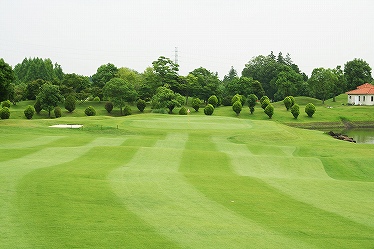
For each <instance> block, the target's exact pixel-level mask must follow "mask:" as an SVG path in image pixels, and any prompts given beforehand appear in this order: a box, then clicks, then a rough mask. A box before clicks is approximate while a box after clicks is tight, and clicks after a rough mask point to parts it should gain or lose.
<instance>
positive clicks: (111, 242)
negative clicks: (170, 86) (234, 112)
mask: <svg viewBox="0 0 374 249" xmlns="http://www.w3.org/2000/svg"><path fill="white" fill-rule="evenodd" d="M16 121H18V122H16ZM58 122H59V123H68V124H70V123H71V124H83V128H80V129H51V128H48V126H49V125H53V124H54V123H56V120H54V119H50V120H49V119H48V120H46V119H35V120H20V119H18V120H17V119H14V120H11V119H10V120H6V121H5V122H1V124H0V125H1V129H0V142H1V145H2V146H1V148H0V155H1V157H0V179H1V181H0V227H2V233H1V236H0V247H3V248H372V247H373V245H374V216H373V214H374V167H373V165H374V157H373V150H374V145H371V144H354V143H346V142H343V141H339V140H335V139H331V138H330V137H329V136H328V135H325V134H323V132H320V131H311V130H302V129H298V128H293V127H289V126H286V125H283V124H280V123H279V122H272V121H269V120H250V119H246V118H243V119H238V118H237V117H223V116H218V115H216V116H214V115H213V116H210V117H208V116H204V115H201V116H200V117H199V116H197V115H188V116H179V115H159V114H158V115H156V114H148V113H145V114H141V115H133V116H129V117H110V116H105V117H64V118H61V119H58Z"/></svg>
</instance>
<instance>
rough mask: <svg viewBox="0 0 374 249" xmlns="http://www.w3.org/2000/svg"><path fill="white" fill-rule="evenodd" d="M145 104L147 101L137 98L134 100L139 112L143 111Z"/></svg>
mask: <svg viewBox="0 0 374 249" xmlns="http://www.w3.org/2000/svg"><path fill="white" fill-rule="evenodd" d="M146 106H147V102H145V100H143V99H138V101H136V107H137V108H138V110H139V111H140V112H143V111H144V109H145V107H146Z"/></svg>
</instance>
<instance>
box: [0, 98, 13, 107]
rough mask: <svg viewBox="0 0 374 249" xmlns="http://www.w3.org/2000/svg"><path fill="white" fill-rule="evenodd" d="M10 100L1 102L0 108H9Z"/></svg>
mask: <svg viewBox="0 0 374 249" xmlns="http://www.w3.org/2000/svg"><path fill="white" fill-rule="evenodd" d="M10 104H11V102H10V100H4V101H3V102H1V107H8V108H10Z"/></svg>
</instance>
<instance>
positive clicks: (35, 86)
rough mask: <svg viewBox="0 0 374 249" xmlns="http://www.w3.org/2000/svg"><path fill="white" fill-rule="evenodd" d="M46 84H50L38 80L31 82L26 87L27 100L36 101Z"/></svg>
mask: <svg viewBox="0 0 374 249" xmlns="http://www.w3.org/2000/svg"><path fill="white" fill-rule="evenodd" d="M46 83H50V82H49V81H45V80H42V79H37V80H34V81H31V82H29V83H28V84H27V87H26V98H27V99H28V100H35V99H36V96H37V95H38V94H39V91H40V87H41V86H42V85H44V84H46Z"/></svg>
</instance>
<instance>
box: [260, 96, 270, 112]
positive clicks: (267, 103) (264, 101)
mask: <svg viewBox="0 0 374 249" xmlns="http://www.w3.org/2000/svg"><path fill="white" fill-rule="evenodd" d="M268 105H270V99H269V98H267V99H264V100H263V101H262V103H261V108H262V109H264V110H265V109H266V107H267V106H268Z"/></svg>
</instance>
